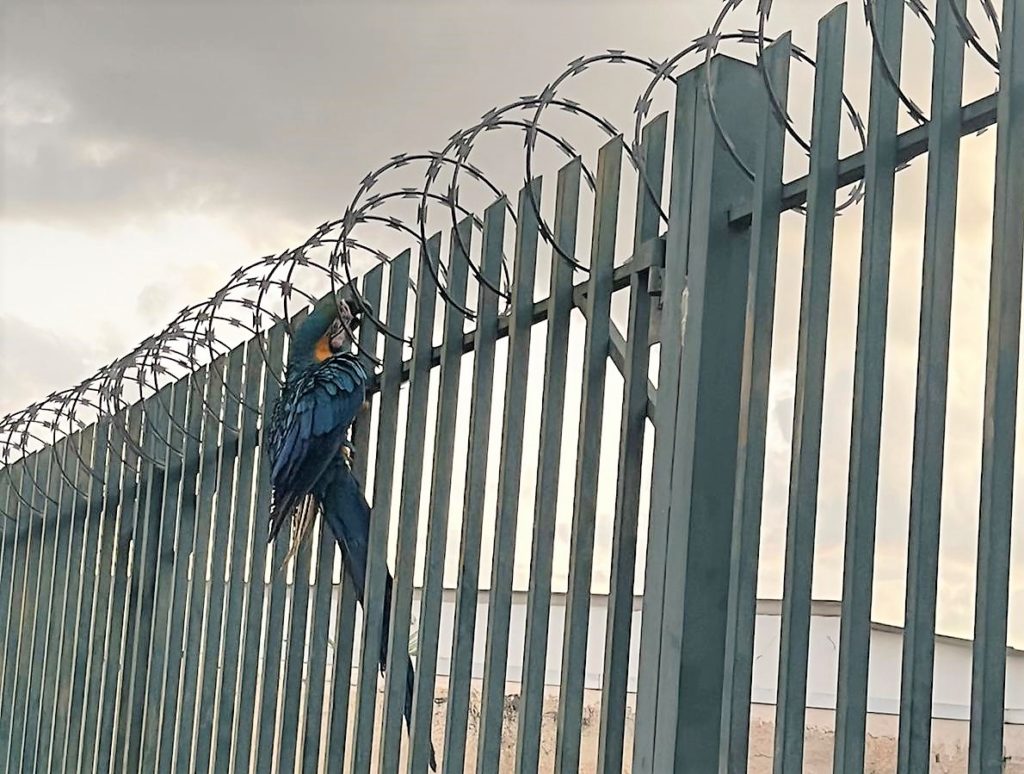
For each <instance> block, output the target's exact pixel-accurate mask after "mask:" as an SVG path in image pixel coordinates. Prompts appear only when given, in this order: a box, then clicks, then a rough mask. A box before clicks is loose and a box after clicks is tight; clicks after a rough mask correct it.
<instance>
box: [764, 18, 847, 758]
mask: <svg viewBox="0 0 1024 774" xmlns="http://www.w3.org/2000/svg"><path fill="white" fill-rule="evenodd" d="M817 50H818V51H820V52H821V55H820V56H819V58H818V64H817V67H815V69H814V107H813V111H812V116H811V159H810V171H809V173H808V183H807V222H806V226H805V229H804V255H803V280H802V282H801V286H800V332H799V339H798V344H797V361H796V396H795V399H794V407H793V452H792V462H791V464H790V477H789V510H788V518H787V522H786V565H785V570H784V577H783V591H782V617H781V620H780V624H779V626H780V633H779V687H778V692H777V697H778V698H777V699H776V710H775V758H774V761H773V764H774V771H775V774H785V772H789V771H794V770H799V769H801V768H802V767H803V748H804V725H805V720H806V714H807V713H806V704H807V661H808V654H809V653H810V636H811V580H812V579H811V574H812V571H813V567H814V533H815V529H814V528H815V523H816V520H817V516H818V468H819V465H820V463H821V419H822V413H823V406H824V399H825V348H826V343H827V340H828V317H829V315H828V309H829V290H830V283H831V281H832V240H833V233H834V231H835V201H836V187H837V181H838V170H839V119H840V116H841V113H840V110H841V101H842V95H843V57H844V55H845V51H846V6H845V5H839V6H836V8H834V9H833V10H832V11H830V12H829V13H828V14H827V15H826V16H825V17H824V18H823V19H822V20H821V21H820V22H819V23H818V48H817Z"/></svg>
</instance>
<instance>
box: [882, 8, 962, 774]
mask: <svg viewBox="0 0 1024 774" xmlns="http://www.w3.org/2000/svg"><path fill="white" fill-rule="evenodd" d="M952 4H955V6H956V7H957V8H958V9H959V10H960V11H961V12H963V11H964V8H965V5H966V2H965V0H952V3H950V2H945V3H939V4H938V5H937V6H936V15H935V54H934V58H933V67H932V103H931V117H930V119H931V120H930V121H929V124H928V182H927V190H926V194H925V197H926V203H925V215H924V259H923V261H924V265H923V270H922V278H921V328H920V333H919V345H918V355H917V389H916V397H915V410H914V447H913V448H914V456H913V462H912V465H911V473H910V534H909V539H908V557H907V592H906V593H907V602H906V613H905V618H906V622H905V624H904V628H903V666H902V671H901V685H900V722H899V745H898V757H897V771H898V774H916V773H917V772H920V771H925V770H927V768H928V766H929V765H930V763H929V760H928V758H929V751H930V749H931V726H932V683H933V669H934V663H935V612H936V596H937V593H938V582H939V577H938V573H939V519H940V515H941V512H942V468H943V462H944V453H945V445H946V444H945V435H946V393H947V386H948V377H949V332H950V321H951V314H952V302H953V254H954V245H955V244H956V195H957V183H958V178H959V166H960V101H961V98H962V95H963V74H964V39H963V36H962V35H961V34H960V30H959V29H958V28H957V25H956V20H955V18H954V16H953V10H952V7H951V5H952Z"/></svg>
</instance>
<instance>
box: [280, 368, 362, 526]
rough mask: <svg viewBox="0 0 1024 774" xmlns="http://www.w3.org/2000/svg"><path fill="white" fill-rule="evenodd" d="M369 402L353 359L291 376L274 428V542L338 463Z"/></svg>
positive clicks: (283, 392) (302, 371) (288, 379)
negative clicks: (286, 521) (354, 423)
mask: <svg viewBox="0 0 1024 774" xmlns="http://www.w3.org/2000/svg"><path fill="white" fill-rule="evenodd" d="M365 399H366V372H365V371H364V370H363V368H362V366H361V365H360V364H359V362H358V361H357V360H356V359H355V357H353V356H352V355H347V354H346V355H339V356H336V357H333V358H331V359H329V360H327V361H324V362H323V363H318V364H315V365H312V366H307V367H304V368H302V369H299V370H298V371H297V372H296V373H289V375H288V378H287V379H286V382H285V386H284V389H283V390H282V392H281V396H280V398H279V399H278V402H277V403H276V404H275V406H274V411H273V414H272V416H271V423H270V428H269V429H270V433H269V436H270V437H269V439H268V440H269V444H268V446H269V454H270V462H271V475H270V479H271V485H272V487H273V490H274V504H273V506H272V507H271V519H270V522H271V523H270V538H271V539H273V537H274V536H275V535H276V534H277V532H278V530H279V529H280V527H281V524H282V523H283V521H284V519H285V518H286V517H287V516H289V515H290V514H291V513H293V512H294V510H295V509H296V508H297V507H298V506H299V504H301V503H302V502H303V501H304V500H305V499H306V497H307V496H308V495H309V494H310V493H312V492H313V490H314V488H315V487H316V485H317V482H318V481H319V479H320V478H321V477H322V476H323V474H324V472H325V470H326V469H327V466H328V465H329V464H330V462H331V461H333V460H335V459H337V455H338V454H339V453H340V450H341V445H342V443H343V442H344V441H345V438H346V436H347V434H348V429H349V426H350V425H351V424H352V421H353V420H354V419H355V416H356V414H357V412H358V411H359V408H360V406H362V404H363V401H364V400H365Z"/></svg>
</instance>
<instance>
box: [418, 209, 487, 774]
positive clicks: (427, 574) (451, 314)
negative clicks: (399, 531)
mask: <svg viewBox="0 0 1024 774" xmlns="http://www.w3.org/2000/svg"><path fill="white" fill-rule="evenodd" d="M472 236H473V221H472V220H471V219H470V218H465V219H463V220H462V221H460V222H459V223H458V224H457V225H456V227H455V229H453V230H452V234H451V246H450V248H449V253H448V255H449V257H448V271H449V274H448V285H447V290H448V294H449V295H450V297H451V299H452V301H453V302H454V304H448V305H447V306H446V307H445V310H444V328H443V330H444V337H443V340H442V342H441V362H440V375H439V382H438V396H439V398H438V401H439V405H438V409H437V420H436V429H435V432H434V452H433V457H432V464H431V471H430V504H429V509H428V513H427V541H426V556H425V558H424V570H423V589H422V593H421V597H420V615H419V630H418V636H417V642H416V686H415V691H414V695H413V710H412V736H411V739H410V743H409V748H410V750H409V765H408V767H407V769H406V770H407V772H408V774H418V772H422V771H423V770H424V769H425V768H426V767H427V762H428V760H429V755H430V745H431V744H432V743H433V740H432V738H431V731H432V730H433V717H434V714H433V709H434V685H435V683H436V675H437V649H438V639H439V637H438V635H439V631H438V630H439V628H440V623H441V596H442V593H443V591H444V589H443V586H444V551H445V546H446V542H447V538H448V514H449V510H450V502H449V501H450V498H451V485H452V460H453V458H454V456H455V420H456V417H457V414H458V400H459V381H460V376H461V372H462V335H463V328H464V327H465V321H466V318H465V316H464V315H463V313H462V312H461V311H460V310H459V309H458V307H457V306H455V304H458V305H460V306H461V305H462V304H464V303H465V300H466V285H467V280H468V278H469V254H470V250H471V246H472V242H471V239H472ZM428 257H430V256H429V254H428Z"/></svg>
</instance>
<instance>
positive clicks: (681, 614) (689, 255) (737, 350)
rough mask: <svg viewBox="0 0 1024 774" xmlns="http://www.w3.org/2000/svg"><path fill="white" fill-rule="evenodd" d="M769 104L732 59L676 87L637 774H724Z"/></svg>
mask: <svg viewBox="0 0 1024 774" xmlns="http://www.w3.org/2000/svg"><path fill="white" fill-rule="evenodd" d="M706 68H710V69H709V70H708V69H706ZM709 87H710V89H711V93H713V95H714V105H713V108H714V114H713V113H712V104H711V100H710V98H709ZM767 103H768V100H767V95H766V92H765V88H764V85H763V83H762V81H761V77H760V75H759V74H758V72H757V70H756V68H755V67H753V66H752V65H748V64H745V63H743V62H739V61H737V60H734V59H731V58H728V57H724V56H716V57H714V58H713V59H712V60H711V61H710V62H709V63H707V64H704V65H701V66H700V67H697V68H695V69H694V70H691V71H690V72H688V73H686V74H685V75H684V76H683V77H682V78H680V79H679V82H678V86H677V93H676V111H675V132H674V139H673V150H672V192H671V202H670V207H669V229H668V237H667V243H666V254H665V273H664V278H663V298H664V308H663V311H662V327H661V353H660V355H661V363H660V369H659V386H658V403H657V414H656V416H655V427H656V435H655V447H654V461H653V465H654V467H653V473H652V491H651V514H650V526H649V538H648V558H647V569H646V579H645V586H644V611H643V627H642V632H641V643H640V672H639V675H638V696H637V714H636V724H635V727H636V735H635V741H634V761H633V771H634V772H637V773H638V774H639V772H656V771H657V772H662V771H707V772H710V771H717V770H718V754H719V747H720V738H721V734H722V733H723V730H722V723H721V707H722V695H723V679H724V656H723V654H724V648H725V632H726V616H727V601H728V593H729V560H730V545H731V541H732V523H733V520H732V512H733V496H734V488H735V474H736V459H737V444H738V425H739V423H738V418H739V409H740V386H741V380H742V353H743V339H744V320H745V312H746V303H747V273H748V261H749V243H750V236H749V231H748V230H747V229H746V228H744V229H743V230H739V229H734V228H730V225H729V209H730V207H731V206H733V205H735V204H736V203H737V202H738V201H740V200H742V199H744V198H749V196H750V195H751V191H752V186H751V182H750V179H749V177H748V176H747V175H746V174H745V173H744V171H743V169H742V168H741V167H740V165H739V164H738V163H737V161H736V159H735V158H734V155H733V154H735V155H736V156H738V157H739V158H740V159H742V160H743V162H744V163H745V164H746V165H747V166H748V167H749V166H751V165H752V164H753V162H754V161H755V160H756V158H757V145H758V142H759V138H758V129H759V127H760V125H761V122H760V121H754V120H751V117H753V116H759V115H762V114H763V111H765V110H767V109H769V108H768V104H767ZM716 122H717V124H718V126H717V127H716ZM723 135H724V136H725V137H727V138H728V143H731V146H732V147H731V149H730V147H729V145H728V144H727V143H726V141H725V140H724V139H723Z"/></svg>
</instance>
